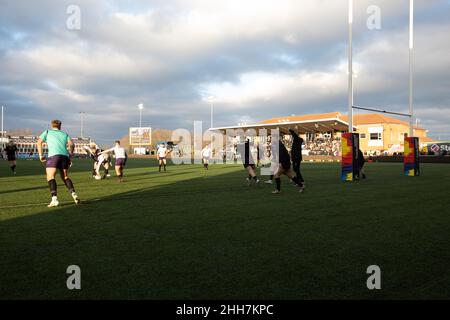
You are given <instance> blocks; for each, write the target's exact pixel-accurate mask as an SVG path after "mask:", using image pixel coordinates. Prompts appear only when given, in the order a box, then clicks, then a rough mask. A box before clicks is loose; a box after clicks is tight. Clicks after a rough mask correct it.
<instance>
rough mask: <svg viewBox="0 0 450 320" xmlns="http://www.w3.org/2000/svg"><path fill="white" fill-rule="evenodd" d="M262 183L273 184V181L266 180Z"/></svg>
mask: <svg viewBox="0 0 450 320" xmlns="http://www.w3.org/2000/svg"><path fill="white" fill-rule="evenodd" d="M264 183H266V184H273V180H267V181H265V182H264Z"/></svg>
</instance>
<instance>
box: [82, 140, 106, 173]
mask: <svg viewBox="0 0 450 320" xmlns="http://www.w3.org/2000/svg"><path fill="white" fill-rule="evenodd" d="M84 150H85V151H86V153H87V154H88V155H89V156H90V157H91V159H92V160H94V168H93V170H92V177H93V178H95V179H96V180H101V179H105V178H106V177H110V174H109V166H110V158H111V155H110V154H109V153H105V154H104V153H102V152H103V150H101V149H99V148H98V147H97V145H96V144H95V143H91V144H90V145H89V146H84ZM102 166H103V167H104V168H105V173H104V174H103V176H101V175H100V168H101V167H102Z"/></svg>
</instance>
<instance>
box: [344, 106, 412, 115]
mask: <svg viewBox="0 0 450 320" xmlns="http://www.w3.org/2000/svg"><path fill="white" fill-rule="evenodd" d="M352 109H358V110H366V111H372V112H378V113H388V114H395V115H397V116H403V117H412V115H411V114H409V113H400V112H392V111H386V110H381V109H374V108H366V107H358V106H353V107H352Z"/></svg>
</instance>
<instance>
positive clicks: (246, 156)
mask: <svg viewBox="0 0 450 320" xmlns="http://www.w3.org/2000/svg"><path fill="white" fill-rule="evenodd" d="M239 153H240V154H241V159H242V162H243V165H244V168H245V169H246V170H247V172H248V177H247V181H248V185H249V186H250V185H251V184H252V181H254V182H255V183H256V184H258V183H259V179H258V176H257V175H256V165H255V161H254V160H253V156H252V154H251V151H250V140H248V139H247V140H246V141H245V143H243V144H240V145H239Z"/></svg>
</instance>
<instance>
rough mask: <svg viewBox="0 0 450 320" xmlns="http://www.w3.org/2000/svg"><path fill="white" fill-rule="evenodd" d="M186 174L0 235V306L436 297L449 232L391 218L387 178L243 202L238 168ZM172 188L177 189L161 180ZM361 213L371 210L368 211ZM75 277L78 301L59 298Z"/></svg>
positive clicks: (4, 228) (254, 191)
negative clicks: (369, 271) (378, 276)
mask: <svg viewBox="0 0 450 320" xmlns="http://www.w3.org/2000/svg"><path fill="white" fill-rule="evenodd" d="M185 169H186V170H189V171H190V172H191V173H196V172H198V176H200V175H201V177H193V178H192V179H185V180H182V181H167V183H166V184H165V185H159V186H152V187H146V186H145V185H143V187H142V189H141V190H134V191H128V192H122V193H119V194H116V195H114V196H108V197H104V198H100V199H98V200H96V201H94V200H91V201H86V203H85V204H83V205H80V206H66V207H63V208H60V209H56V210H44V211H42V212H39V213H36V214H34V215H32V216H26V217H20V218H15V219H11V220H5V221H3V222H1V223H0V240H1V243H2V246H1V247H0V258H1V260H0V283H1V284H2V285H1V286H0V298H34V299H48V298H49V299H144V298H145V299H220V298H228V299H233V298H234V299H265V298H266V299H302V298H309V299H311V298H322V299H324V298H328V299H335V298H390V297H393V298H399V297H400V298H401V297H423V296H424V295H427V294H434V296H435V297H448V292H447V291H446V289H445V288H446V287H445V286H440V285H439V283H440V282H441V283H442V281H444V283H447V282H448V281H449V278H448V276H445V274H446V273H445V271H446V270H447V267H448V262H449V261H450V255H449V253H448V250H447V249H448V244H449V243H448V242H449V241H448V240H449V239H448V234H450V227H449V226H450V223H449V222H450V221H449V220H450V219H449V218H448V217H447V216H446V215H440V214H438V213H434V214H432V213H427V216H426V218H427V220H424V219H422V212H421V210H418V209H420V208H414V207H413V208H412V209H411V210H409V211H408V210H407V211H405V210H403V211H400V210H401V208H402V207H403V206H404V203H403V202H401V201H398V199H397V200H396V199H392V201H391V200H390V199H389V198H387V196H386V195H387V194H390V191H389V190H386V186H387V185H388V184H389V185H392V186H394V187H395V190H396V192H397V194H398V196H399V197H400V198H401V197H402V196H405V195H406V194H408V193H409V192H410V190H409V189H406V188H405V185H404V182H403V181H405V180H401V181H400V182H398V181H397V180H395V179H390V178H389V175H392V172H393V171H391V172H389V175H388V174H386V175H383V176H380V177H378V179H377V178H376V177H375V175H374V173H373V172H371V171H370V169H369V173H371V179H372V180H371V181H370V182H369V183H366V184H360V185H356V184H354V185H348V184H342V183H341V182H340V181H339V180H338V179H336V177H338V175H336V172H335V171H336V167H334V166H326V167H322V171H318V170H316V168H310V169H311V171H306V172H305V176H306V177H308V179H311V181H314V184H312V183H310V184H308V186H310V189H308V190H307V193H306V197H303V196H299V195H298V193H297V192H296V191H295V189H294V188H293V187H292V186H290V185H289V184H288V183H287V181H286V180H284V181H283V190H284V192H283V194H281V195H278V196H276V195H275V196H274V195H271V194H270V191H271V187H270V186H265V185H261V186H257V187H251V188H249V187H247V186H246V183H245V177H246V175H245V172H244V171H243V170H242V169H241V167H234V168H229V169H228V168H226V169H223V168H217V170H216V171H215V170H214V169H213V170H211V171H210V172H208V175H205V172H204V171H203V170H201V169H198V170H195V169H192V167H186V168H185ZM395 169H396V168H395ZM307 170H308V169H307ZM177 175H178V177H185V178H189V177H188V176H185V175H183V172H173V173H171V175H167V176H166V177H167V178H168V179H170V178H171V177H175V176H177ZM132 181H134V180H131V181H130V182H132ZM383 186H384V188H383ZM402 188H403V189H405V190H402ZM349 190H350V191H351V192H350V191H349ZM436 193H437V196H442V195H443V193H442V192H439V190H436ZM364 194H367V195H368V196H367V198H365V199H361V198H360V197H358V195H364ZM370 197H372V198H370ZM416 197H417V198H418V199H417V201H422V199H420V194H419V195H417V196H416ZM367 199H369V201H370V203H371V204H372V205H373V204H374V203H375V202H374V201H375V200H377V201H378V202H377V203H376V206H374V207H370V210H367V205H368V202H367V201H368V200H367ZM350 201H351V203H352V205H351V206H349V205H348V203H349V202H350ZM429 219H431V221H434V222H433V223H430V220H429ZM433 219H434V220H433ZM437 222H439V223H437ZM424 242H426V248H423V243H424ZM418 255H420V259H419V260H418V259H417V256H418ZM436 257H439V258H438V259H437V258H436ZM374 263H377V264H379V265H381V266H382V268H383V270H384V272H385V275H386V278H387V279H388V280H389V281H386V282H383V284H384V287H383V290H382V291H381V292H380V291H378V292H373V291H372V292H371V291H368V290H367V288H366V287H365V283H366V280H367V275H366V273H365V271H366V268H367V266H369V265H371V264H374ZM74 264H75V265H79V266H80V267H81V270H82V290H81V291H69V290H67V289H66V277H67V275H66V273H65V271H66V268H67V266H69V265H74ZM418 278H420V279H423V281H424V282H425V283H428V284H431V285H428V287H424V288H422V287H420V286H418V285H417V282H416V280H417V279H418ZM438 280H439V281H440V282H439V281H438ZM433 283H434V285H433Z"/></svg>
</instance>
